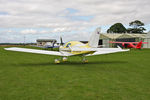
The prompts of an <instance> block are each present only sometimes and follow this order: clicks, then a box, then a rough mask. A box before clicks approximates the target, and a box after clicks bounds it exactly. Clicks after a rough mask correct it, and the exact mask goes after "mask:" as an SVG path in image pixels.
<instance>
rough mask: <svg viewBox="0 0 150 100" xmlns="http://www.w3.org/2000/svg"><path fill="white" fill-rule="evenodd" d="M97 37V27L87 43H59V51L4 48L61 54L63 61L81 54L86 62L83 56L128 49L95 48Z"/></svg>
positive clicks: (98, 36)
mask: <svg viewBox="0 0 150 100" xmlns="http://www.w3.org/2000/svg"><path fill="white" fill-rule="evenodd" d="M99 38H100V28H97V29H96V30H95V32H93V33H92V36H91V38H90V40H89V42H88V43H86V44H84V43H81V42H79V41H70V42H67V43H65V44H64V45H61V46H60V47H59V51H47V50H36V49H27V48H18V47H11V48H5V50H11V51H20V52H29V53H38V54H47V55H56V56H62V60H63V61H67V57H68V56H81V57H82V60H83V62H88V61H87V60H86V59H85V56H94V55H100V54H109V53H115V52H123V51H129V49H127V50H123V49H121V48H120V47H118V48H97V47H98V41H99ZM61 43H63V42H62V39H61ZM54 62H55V63H60V59H55V60H54Z"/></svg>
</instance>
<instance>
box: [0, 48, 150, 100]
mask: <svg viewBox="0 0 150 100" xmlns="http://www.w3.org/2000/svg"><path fill="white" fill-rule="evenodd" d="M3 48H4V47H0V100H150V49H143V50H134V49H133V50H131V51H129V52H122V53H115V54H108V55H99V56H93V57H87V59H88V60H89V63H88V64H83V63H82V62H81V58H80V57H70V58H69V62H66V63H61V64H54V63H53V62H54V59H55V58H56V56H49V55H40V54H30V53H22V52H13V51H5V50H4V49H3Z"/></svg>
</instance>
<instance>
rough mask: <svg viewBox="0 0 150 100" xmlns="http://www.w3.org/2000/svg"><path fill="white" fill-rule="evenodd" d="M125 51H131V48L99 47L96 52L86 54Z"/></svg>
mask: <svg viewBox="0 0 150 100" xmlns="http://www.w3.org/2000/svg"><path fill="white" fill-rule="evenodd" d="M125 51H129V49H121V48H120V47H118V48H98V49H97V51H96V52H94V53H93V54H88V55H86V56H93V55H100V54H109V53H116V52H125Z"/></svg>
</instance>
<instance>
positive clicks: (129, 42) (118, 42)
mask: <svg viewBox="0 0 150 100" xmlns="http://www.w3.org/2000/svg"><path fill="white" fill-rule="evenodd" d="M109 43H119V44H122V43H124V44H130V43H132V44H138V43H139V42H112V41H110V42H109ZM147 43H148V42H142V44H147Z"/></svg>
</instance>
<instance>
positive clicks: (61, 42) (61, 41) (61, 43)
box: [60, 37, 64, 46]
mask: <svg viewBox="0 0 150 100" xmlns="http://www.w3.org/2000/svg"><path fill="white" fill-rule="evenodd" d="M63 44H64V43H63V40H62V37H60V45H61V46H62V45H63Z"/></svg>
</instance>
